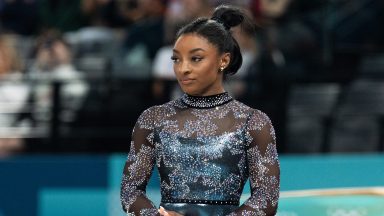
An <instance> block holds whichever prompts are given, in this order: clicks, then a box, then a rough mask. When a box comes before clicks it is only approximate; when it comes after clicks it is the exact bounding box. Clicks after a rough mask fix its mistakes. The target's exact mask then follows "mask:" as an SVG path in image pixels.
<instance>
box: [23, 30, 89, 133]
mask: <svg viewBox="0 0 384 216" xmlns="http://www.w3.org/2000/svg"><path fill="white" fill-rule="evenodd" d="M34 57H35V62H34V63H33V65H32V67H31V68H30V70H29V73H28V76H29V78H30V79H31V81H32V98H33V101H34V103H35V106H36V107H37V110H39V112H36V113H33V119H34V121H35V122H34V123H35V124H40V125H41V126H43V127H44V126H48V123H49V121H50V120H51V115H50V114H52V113H50V107H51V106H52V99H53V98H52V97H53V96H52V93H53V92H52V86H53V83H55V82H56V83H59V84H61V91H60V93H61V102H62V105H63V109H62V112H61V113H60V120H61V121H62V122H66V123H68V122H72V121H74V119H75V117H76V115H75V114H76V111H77V110H78V109H79V108H80V107H81V106H82V102H83V100H84V97H85V95H86V93H87V91H88V84H87V83H86V82H85V81H84V78H83V74H81V73H80V72H79V71H77V70H76V69H75V68H74V66H73V64H72V53H71V49H70V46H69V45H68V43H67V42H66V41H65V40H64V39H63V38H62V37H61V36H60V35H59V34H58V33H57V32H54V31H50V32H46V33H44V34H42V35H41V36H40V37H39V38H38V39H37V45H36V48H35V51H34ZM47 113H48V114H47Z"/></svg>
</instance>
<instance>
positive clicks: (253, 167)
mask: <svg viewBox="0 0 384 216" xmlns="http://www.w3.org/2000/svg"><path fill="white" fill-rule="evenodd" d="M247 128H248V129H247V139H248V143H249V147H248V150H247V160H248V161H247V163H248V167H249V178H250V184H251V197H249V198H248V200H247V201H246V202H245V203H244V204H243V205H242V206H240V207H239V208H238V209H237V210H236V211H235V212H233V213H232V214H230V215H257V216H268V215H275V214H276V211H277V204H278V199H279V191H280V168H279V160H278V155H277V150H276V137H275V131H274V129H273V126H272V123H271V121H270V119H269V118H268V116H267V115H265V114H264V113H262V112H260V111H255V112H254V113H253V115H252V116H251V118H250V120H249V121H248V123H247Z"/></svg>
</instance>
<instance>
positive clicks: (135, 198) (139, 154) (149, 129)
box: [120, 109, 157, 215]
mask: <svg viewBox="0 0 384 216" xmlns="http://www.w3.org/2000/svg"><path fill="white" fill-rule="evenodd" d="M152 122H153V116H152V115H151V111H150V109H148V110H146V111H144V112H143V113H142V114H141V116H140V117H139V119H138V120H137V123H136V125H135V127H134V129H133V133H132V141H131V147H130V151H129V154H128V158H127V161H126V163H125V167H124V171H123V179H122V183H121V192H120V198H121V203H122V207H123V210H124V211H125V212H127V213H128V215H130V214H129V213H132V215H157V208H156V207H155V206H154V205H153V203H152V202H151V201H150V200H149V199H148V198H147V196H146V194H145V190H146V186H147V183H148V180H149V179H150V177H151V174H152V170H153V167H154V164H155V148H154V145H153V123H152Z"/></svg>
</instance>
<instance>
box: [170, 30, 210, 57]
mask: <svg viewBox="0 0 384 216" xmlns="http://www.w3.org/2000/svg"><path fill="white" fill-rule="evenodd" d="M198 48H200V49H203V50H205V51H208V52H217V48H216V46H215V45H213V44H212V43H210V42H209V41H208V40H207V39H206V38H205V37H203V36H201V35H198V34H196V33H189V34H183V35H181V36H180V37H179V38H177V40H176V42H175V44H174V47H173V49H174V50H176V51H179V52H181V51H190V50H194V49H198Z"/></svg>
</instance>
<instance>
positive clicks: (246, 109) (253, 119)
mask: <svg viewBox="0 0 384 216" xmlns="http://www.w3.org/2000/svg"><path fill="white" fill-rule="evenodd" d="M234 102H235V103H236V106H237V110H238V111H240V112H242V113H244V115H246V116H247V126H248V128H249V129H251V130H261V129H262V128H263V127H264V126H266V125H270V126H272V122H271V119H270V118H269V116H268V115H267V114H266V113H264V112H263V111H261V110H259V109H256V108H252V107H250V106H248V105H245V104H243V103H242V102H239V101H236V100H235V101H234Z"/></svg>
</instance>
